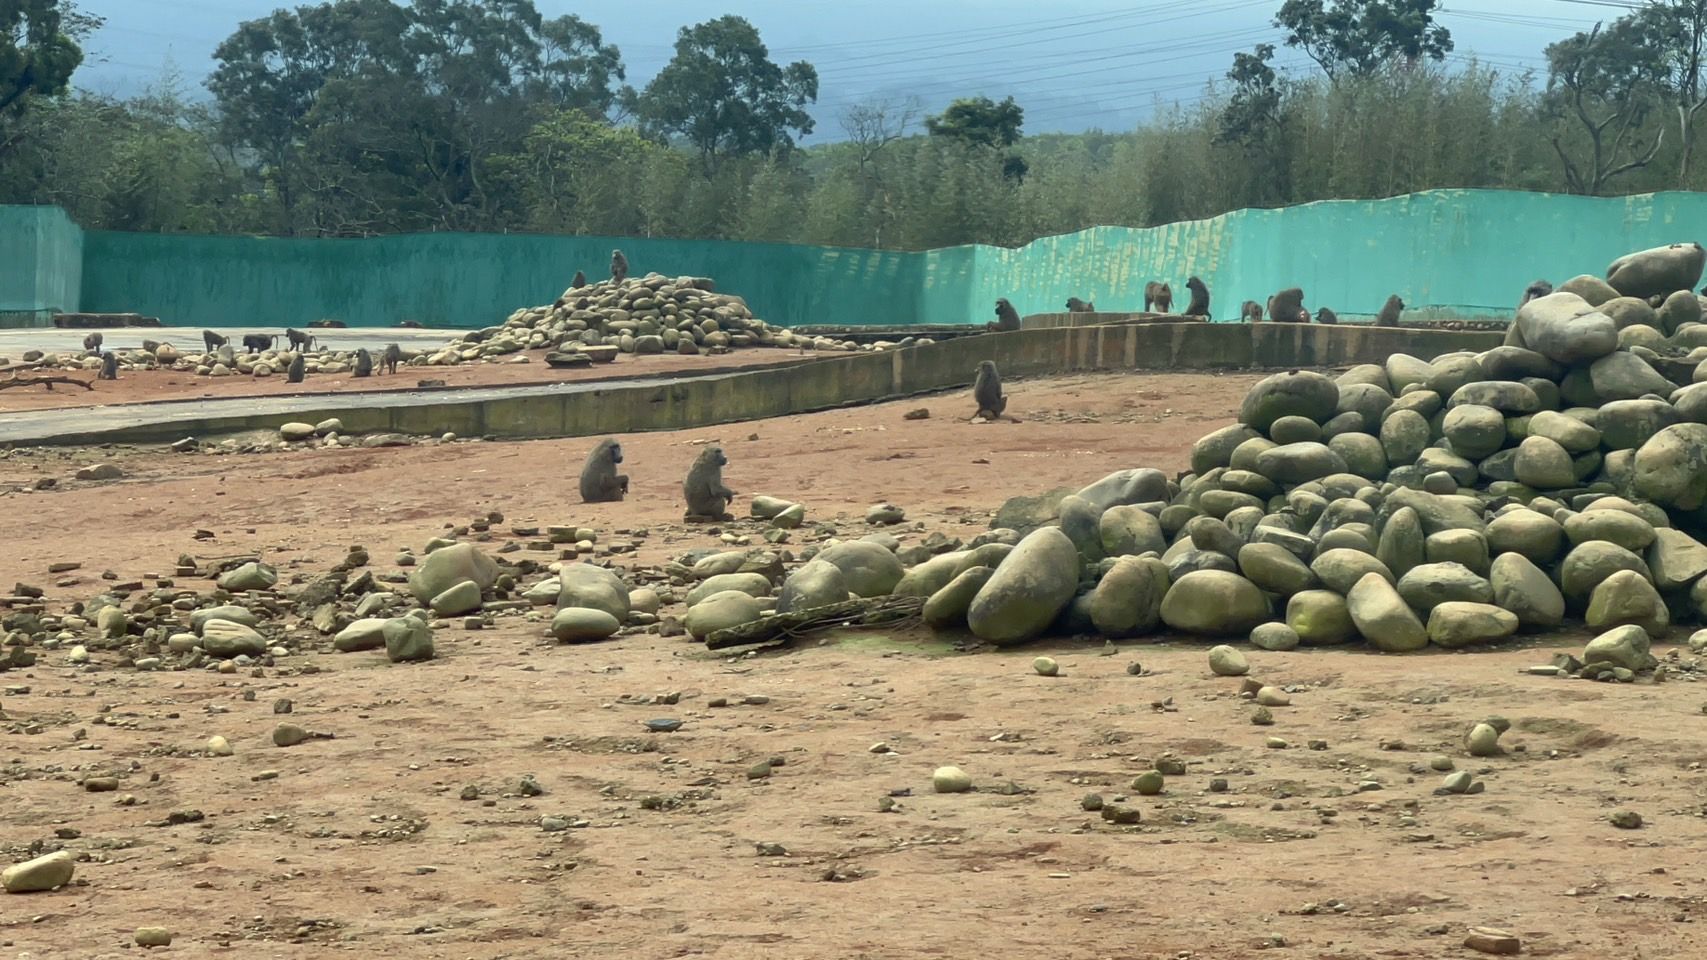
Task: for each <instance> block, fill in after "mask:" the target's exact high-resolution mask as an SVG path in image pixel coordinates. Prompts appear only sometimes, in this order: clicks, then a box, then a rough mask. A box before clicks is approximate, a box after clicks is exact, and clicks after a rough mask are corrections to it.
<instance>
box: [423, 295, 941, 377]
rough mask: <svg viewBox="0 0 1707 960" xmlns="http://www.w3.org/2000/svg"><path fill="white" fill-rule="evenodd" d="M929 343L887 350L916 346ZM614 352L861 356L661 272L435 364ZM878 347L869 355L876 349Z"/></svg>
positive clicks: (517, 324) (470, 343)
mask: <svg viewBox="0 0 1707 960" xmlns="http://www.w3.org/2000/svg"><path fill="white" fill-rule="evenodd" d="M919 342H924V341H918V340H913V341H904V342H903V344H884V345H882V346H891V347H892V346H900V345H906V346H912V345H914V344H916V343H919ZM613 347H614V348H615V349H616V350H617V351H618V352H621V353H630V354H642V355H644V354H659V353H675V354H689V355H693V354H701V353H711V354H717V353H726V352H728V351H730V350H735V349H740V348H744V347H788V348H794V349H802V350H843V351H854V350H860V349H862V347H861V346H860V345H858V344H855V343H853V342H851V341H846V340H834V339H831V338H828V337H807V336H799V335H797V334H795V333H794V332H793V331H791V330H788V329H786V328H784V327H779V326H775V325H772V324H769V323H766V322H765V321H763V320H760V319H758V318H757V317H754V316H753V312H752V311H751V310H750V309H748V308H747V301H745V300H743V299H741V298H740V297H738V296H735V295H732V294H726V293H718V292H717V285H716V284H715V283H714V282H713V281H711V280H709V279H706V278H704V277H674V278H671V277H665V276H661V275H659V274H656V273H652V274H647V275H646V276H644V277H631V278H628V279H625V280H623V281H621V282H616V281H612V280H602V281H600V282H598V283H594V284H589V285H587V286H584V287H571V288H569V289H568V290H565V291H563V295H562V296H561V297H558V298H557V301H556V302H555V303H550V304H547V305H545V306H539V307H526V308H523V309H521V310H517V311H516V312H515V313H512V314H510V316H509V318H508V319H506V320H505V321H504V322H503V324H502V325H500V326H496V327H486V328H484V329H481V330H474V331H470V332H469V333H467V334H464V335H463V336H461V337H459V338H457V339H455V340H452V341H451V342H450V344H449V345H448V346H446V347H445V349H444V350H443V351H440V352H439V353H437V354H434V355H433V357H432V358H431V359H430V360H429V361H428V362H429V363H457V362H463V361H473V360H492V359H498V358H501V357H504V356H506V355H509V354H513V353H517V352H519V351H522V350H556V351H561V352H564V353H570V354H573V353H586V352H587V351H588V348H607V349H608V348H613ZM876 348H877V347H876V346H873V347H866V348H863V349H876Z"/></svg>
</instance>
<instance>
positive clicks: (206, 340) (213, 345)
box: [202, 330, 231, 353]
mask: <svg viewBox="0 0 1707 960" xmlns="http://www.w3.org/2000/svg"><path fill="white" fill-rule="evenodd" d="M230 342H231V338H230V337H222V336H220V335H219V334H217V333H214V332H213V331H212V330H203V331H202V343H203V344H205V345H206V346H207V352H208V353H212V352H214V351H215V350H218V349H219V348H220V347H223V346H225V345H226V344H228V343H230Z"/></svg>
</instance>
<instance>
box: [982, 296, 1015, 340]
mask: <svg viewBox="0 0 1707 960" xmlns="http://www.w3.org/2000/svg"><path fill="white" fill-rule="evenodd" d="M984 329H986V330H990V331H992V332H995V333H1008V332H1011V331H1014V330H1018V329H1019V311H1018V310H1015V309H1014V305H1013V304H1011V303H1009V302H1008V298H1007V297H1002V298H1001V299H999V300H997V301H996V320H995V322H994V323H988V324H985V325H984Z"/></svg>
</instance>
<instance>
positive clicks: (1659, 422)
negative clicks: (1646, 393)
mask: <svg viewBox="0 0 1707 960" xmlns="http://www.w3.org/2000/svg"><path fill="white" fill-rule="evenodd" d="M1678 420H1679V417H1678V413H1677V410H1676V409H1674V408H1673V407H1672V405H1671V404H1669V403H1666V402H1665V401H1663V400H1614V401H1612V402H1611V403H1606V404H1602V405H1601V407H1600V409H1599V411H1598V413H1597V415H1596V417H1595V427H1596V428H1598V429H1599V430H1600V444H1601V446H1602V447H1604V448H1605V449H1607V450H1638V449H1640V448H1641V447H1642V446H1644V445H1645V444H1646V443H1647V442H1648V441H1649V440H1650V439H1652V438H1653V437H1656V436H1658V435H1659V434H1660V433H1661V432H1662V431H1664V430H1665V429H1666V428H1668V427H1670V426H1672V425H1673V424H1676V423H1677V422H1678Z"/></svg>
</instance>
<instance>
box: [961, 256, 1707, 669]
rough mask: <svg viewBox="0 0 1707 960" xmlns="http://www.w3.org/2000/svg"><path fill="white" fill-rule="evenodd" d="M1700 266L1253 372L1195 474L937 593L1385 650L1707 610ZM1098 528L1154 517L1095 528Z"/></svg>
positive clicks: (987, 617)
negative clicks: (1487, 342) (1371, 360)
mask: <svg viewBox="0 0 1707 960" xmlns="http://www.w3.org/2000/svg"><path fill="white" fill-rule="evenodd" d="M1702 264H1703V255H1702V253H1701V248H1700V247H1698V246H1695V245H1693V244H1687V245H1676V246H1672V247H1663V248H1658V249H1655V250H1647V251H1641V252H1639V253H1634V254H1631V255H1629V256H1626V257H1622V258H1620V259H1619V260H1618V261H1617V262H1616V263H1614V264H1613V266H1612V269H1611V270H1610V271H1609V275H1610V277H1611V281H1612V282H1611V284H1610V285H1608V284H1607V283H1606V282H1604V281H1599V280H1596V279H1594V278H1588V277H1584V278H1579V280H1580V282H1579V281H1571V282H1570V283H1567V284H1564V285H1562V287H1563V289H1561V291H1560V292H1558V293H1554V294H1551V295H1549V296H1544V297H1540V298H1538V299H1534V300H1531V301H1530V302H1528V303H1526V304H1525V305H1524V306H1523V307H1522V308H1521V309H1520V311H1519V313H1518V316H1517V320H1516V322H1514V323H1513V324H1512V325H1511V327H1510V329H1509V332H1508V335H1507V339H1506V344H1505V345H1503V346H1500V347H1496V348H1494V349H1492V350H1487V351H1485V352H1482V353H1452V354H1446V355H1443V356H1438V357H1434V358H1431V359H1426V360H1425V359H1422V358H1417V357H1411V356H1406V355H1402V354H1401V355H1395V356H1392V357H1389V358H1388V359H1387V361H1386V362H1385V363H1384V364H1365V365H1362V366H1358V367H1354V368H1352V369H1350V370H1348V371H1346V372H1345V373H1343V374H1341V375H1340V376H1339V377H1338V378H1337V379H1334V378H1329V377H1327V376H1324V375H1322V374H1321V373H1315V372H1309V371H1296V370H1295V371H1291V372H1287V373H1278V374H1275V375H1273V376H1271V377H1268V378H1267V379H1265V380H1263V381H1261V382H1260V383H1258V384H1257V385H1256V386H1254V387H1253V388H1252V389H1251V390H1250V392H1249V394H1248V396H1247V397H1246V398H1245V400H1244V403H1243V405H1242V406H1241V408H1240V415H1239V420H1240V423H1239V425H1237V426H1234V427H1227V428H1223V429H1221V430H1217V431H1215V432H1214V433H1211V434H1209V435H1208V436H1205V437H1204V438H1203V439H1202V440H1200V441H1199V442H1198V443H1197V445H1196V446H1195V448H1194V449H1193V450H1192V451H1191V466H1192V472H1191V473H1188V474H1186V475H1184V476H1182V477H1180V478H1179V479H1178V480H1177V481H1168V480H1165V479H1164V478H1162V477H1161V476H1160V475H1159V474H1155V473H1154V471H1144V473H1145V474H1146V475H1151V476H1152V477H1153V479H1154V480H1155V482H1154V483H1144V484H1130V485H1123V486H1122V485H1115V486H1110V485H1109V484H1107V483H1103V482H1099V484H1093V485H1092V486H1090V487H1087V488H1086V489H1085V490H1081V491H1079V493H1078V494H1077V495H1076V496H1069V497H1066V498H1064V499H1063V500H1062V504H1063V506H1062V507H1061V508H1060V513H1059V516H1060V518H1059V519H1058V520H1056V521H1055V522H1054V525H1055V526H1059V530H1058V531H1057V530H1055V529H1053V526H1044V527H1042V528H1040V529H1039V530H1038V531H1037V532H1036V533H1033V534H1031V535H1030V536H1029V537H1027V539H1026V540H1025V541H1023V542H1022V543H1021V545H1020V547H1019V548H1018V549H1015V550H1014V551H1012V553H1011V554H1009V555H1007V556H1006V557H1003V558H995V562H994V572H993V574H992V575H990V576H988V577H986V578H984V579H983V580H982V581H980V583H981V586H980V587H979V589H978V590H977V592H976V593H975V594H974V595H973V596H972V597H971V599H970V601H969V602H968V601H967V600H966V599H965V598H964V597H960V598H958V600H957V602H956V603H955V604H949V603H946V602H941V603H939V602H937V601H935V600H934V599H933V601H932V603H933V605H934V606H933V608H934V609H945V610H951V611H959V610H969V611H971V612H972V613H973V615H974V617H973V622H972V623H971V624H970V626H971V629H972V632H973V633H974V634H976V635H978V636H980V637H985V638H986V639H992V640H995V641H996V642H1000V643H1003V644H1011V643H1016V642H1020V641H1022V640H1025V639H1030V638H1032V637H1036V636H1039V635H1042V634H1045V633H1082V632H1090V631H1092V630H1095V631H1096V632H1099V633H1103V634H1105V635H1107V636H1110V637H1131V636H1136V635H1141V634H1143V633H1147V632H1155V631H1158V630H1164V629H1172V630H1175V631H1180V632H1185V633H1189V634H1197V635H1203V636H1228V635H1244V634H1247V633H1249V632H1251V631H1252V630H1253V628H1256V629H1259V630H1262V631H1265V635H1266V633H1273V632H1278V629H1279V628H1277V627H1274V626H1270V625H1271V624H1275V623H1283V624H1284V625H1285V627H1286V628H1287V629H1289V630H1290V631H1291V632H1292V633H1293V634H1295V635H1296V636H1297V637H1298V638H1299V639H1300V640H1301V641H1302V642H1303V643H1305V644H1322V643H1338V642H1362V643H1365V644H1367V645H1369V646H1371V647H1374V648H1376V649H1378V650H1382V651H1387V652H1404V651H1411V650H1418V649H1422V648H1424V647H1426V646H1429V645H1435V646H1441V647H1448V648H1453V649H1459V648H1465V647H1474V646H1476V645H1480V644H1486V643H1493V642H1498V641H1500V640H1502V639H1504V638H1506V637H1508V636H1510V635H1512V634H1513V633H1515V632H1517V631H1520V630H1540V629H1553V628H1556V627H1558V626H1559V625H1561V624H1562V623H1568V622H1571V621H1575V622H1577V623H1579V624H1582V625H1586V626H1587V627H1589V628H1591V629H1592V630H1594V631H1595V632H1597V633H1606V632H1608V631H1614V630H1631V629H1636V630H1639V631H1640V632H1641V633H1643V635H1644V636H1646V637H1653V636H1660V635H1663V634H1665V633H1667V632H1668V631H1669V630H1671V628H1672V627H1673V626H1674V625H1676V624H1678V623H1680V622H1686V621H1693V622H1702V621H1704V620H1707V545H1704V544H1703V542H1702V539H1703V534H1704V532H1707V323H1703V322H1702V309H1701V307H1702V302H1701V299H1700V298H1698V297H1697V295H1696V294H1694V293H1693V292H1691V291H1692V288H1693V287H1694V286H1695V285H1696V284H1697V283H1699V282H1700V277H1701V273H1702ZM1602 288H1605V289H1602ZM1620 293H1622V294H1624V295H1625V296H1624V297H1623V298H1622V299H1623V300H1628V301H1629V303H1623V302H1621V300H1620V299H1619V298H1618V294H1620ZM1637 297H1640V298H1641V299H1636V298H1637ZM1596 301H1599V302H1598V303H1597V302H1596ZM1608 310H1610V311H1611V312H1608ZM1068 505H1070V507H1071V509H1069V507H1068ZM1134 514H1139V515H1142V516H1143V518H1144V520H1143V523H1141V524H1140V523H1135V522H1134V516H1133V515H1134ZM1108 528H1118V529H1121V530H1126V529H1140V528H1142V529H1144V530H1147V531H1151V534H1152V535H1146V536H1102V537H1092V536H1089V535H1088V534H1086V533H1085V531H1092V532H1094V531H1098V530H1103V529H1108ZM1040 537H1048V538H1049V539H1048V541H1047V542H1048V544H1049V550H1050V552H1051V557H1050V559H1049V561H1048V562H1047V563H1046V564H1039V563H1037V562H1036V561H1037V558H1038V556H1040V555H1041V554H1040V552H1039V551H1038V550H1034V549H1030V548H1031V547H1032V544H1033V540H1035V539H1036V538H1040ZM1039 546H1041V542H1040V543H1039ZM1063 549H1068V550H1069V551H1070V552H1069V553H1068V554H1067V557H1068V562H1066V563H1063V562H1061V560H1060V558H1059V556H1056V555H1055V554H1059V553H1060V552H1061V551H1062V550H1063ZM1074 553H1076V554H1077V559H1078V563H1077V564H1074V563H1073V562H1071V561H1072V560H1073V554H1074ZM1014 564H1020V565H1021V566H1020V567H1017V568H1013V569H1010V567H1013V565H1014ZM1075 569H1076V571H1077V575H1076V579H1077V584H1076V586H1072V587H1069V586H1068V585H1067V584H1066V583H1065V582H1060V580H1061V578H1062V577H1067V578H1069V579H1072V578H1073V577H1074V575H1075ZM944 589H945V590H949V589H960V590H962V591H964V586H956V587H945V588H944ZM1016 598H1018V599H1016ZM1022 600H1023V601H1024V602H1023V603H1022V602H1021V601H1022ZM1009 608H1013V609H1012V610H1010V609H1009ZM1127 608H1131V609H1127ZM1108 610H1119V611H1121V612H1122V615H1121V616H1118V617H1115V616H1099V615H1098V614H1099V613H1100V612H1102V611H1108ZM1014 611H1020V612H1023V615H1020V613H1016V612H1014ZM1086 611H1088V612H1089V614H1090V615H1089V616H1086V615H1085V613H1086ZM931 623H932V625H933V626H936V627H948V628H955V627H964V626H966V625H967V618H966V616H965V615H961V616H959V617H949V618H946V619H945V618H943V617H935V618H932V620H931ZM1609 635H1610V634H1609ZM1614 639H1616V638H1614ZM1608 643H1610V641H1608ZM1603 645H1604V644H1603ZM1644 656H1645V654H1644ZM1584 659H1587V660H1591V661H1592V660H1593V659H1594V658H1593V657H1589V656H1586V655H1585V658H1584ZM1603 659H1604V658H1603ZM1646 662H1648V663H1651V660H1649V661H1646ZM1577 667H1578V668H1580V664H1578V665H1577ZM1627 672H1628V671H1626V673H1627ZM1588 675H1593V676H1596V677H1600V678H1612V677H1613V675H1614V673H1613V672H1610V671H1609V669H1607V668H1605V664H1604V663H1602V665H1601V667H1599V668H1597V667H1595V666H1594V665H1593V664H1592V663H1591V665H1590V668H1589V669H1588ZM1616 678H1617V679H1628V676H1627V675H1626V674H1625V673H1619V674H1617V675H1616Z"/></svg>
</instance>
